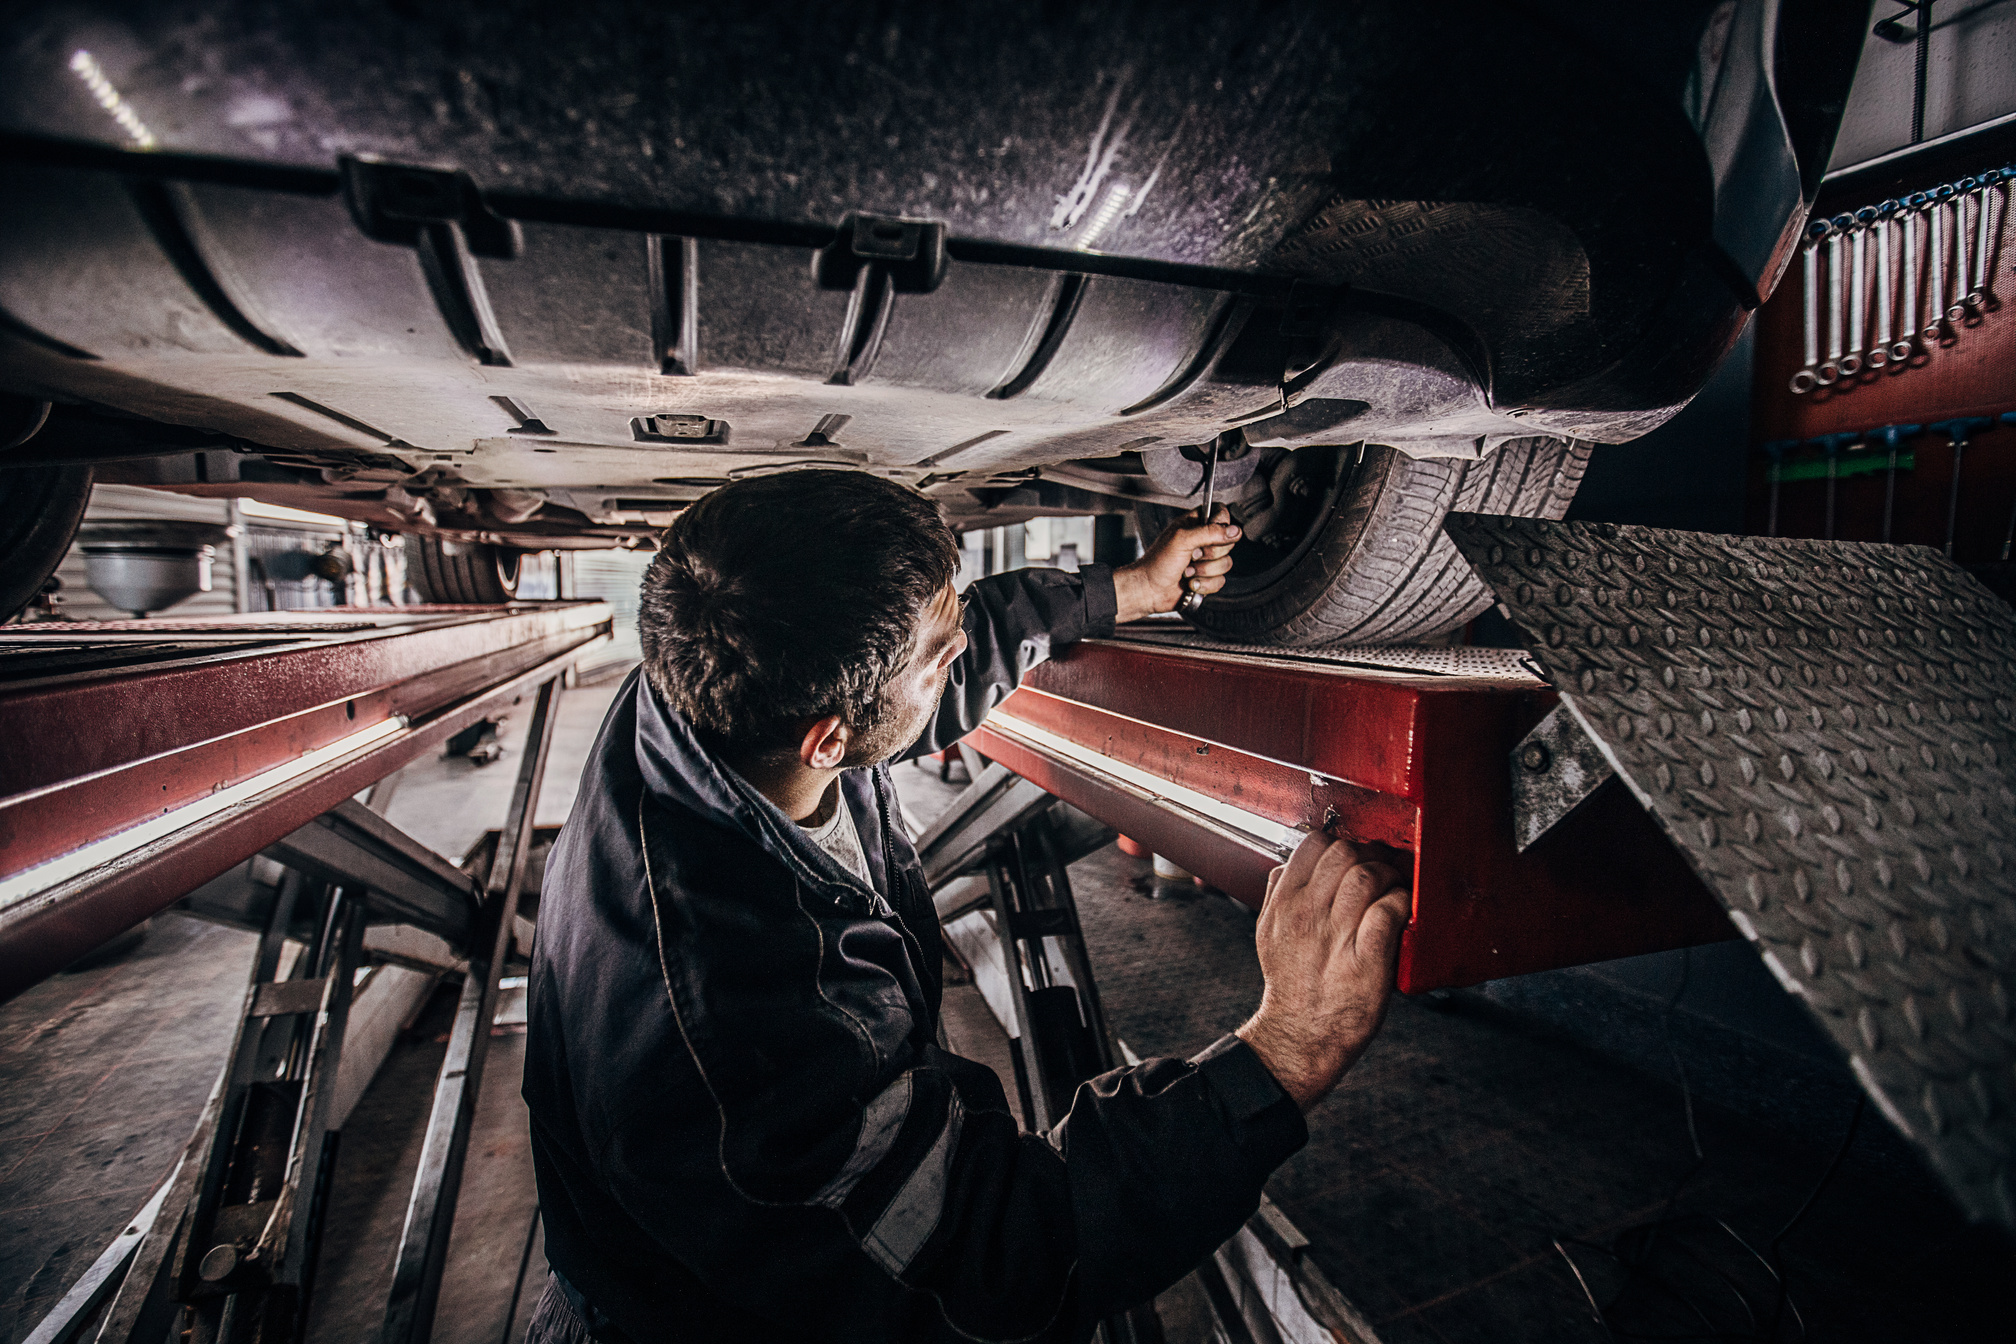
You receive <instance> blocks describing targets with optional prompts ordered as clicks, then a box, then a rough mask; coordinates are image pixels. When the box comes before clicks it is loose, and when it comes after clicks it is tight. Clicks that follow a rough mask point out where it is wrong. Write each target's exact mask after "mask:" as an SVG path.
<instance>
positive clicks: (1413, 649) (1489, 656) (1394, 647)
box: [1113, 621, 1539, 682]
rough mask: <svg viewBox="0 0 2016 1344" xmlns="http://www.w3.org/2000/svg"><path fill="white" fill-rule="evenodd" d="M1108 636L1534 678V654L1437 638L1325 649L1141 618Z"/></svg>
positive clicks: (1260, 654) (1393, 668)
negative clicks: (1220, 636)
mask: <svg viewBox="0 0 2016 1344" xmlns="http://www.w3.org/2000/svg"><path fill="white" fill-rule="evenodd" d="M1113 638H1114V639H1116V640H1120V641H1121V642H1123V643H1132V644H1153V645H1156V646H1157V647H1160V648H1170V649H1190V650H1196V651H1198V652H1203V653H1237V654H1244V655H1247V656H1250V657H1254V658H1274V659H1278V660H1285V661H1288V662H1296V663H1325V664H1329V665H1331V666H1335V667H1361V668H1369V669H1371V670H1373V671H1378V672H1415V673H1423V672H1425V673H1428V674H1429V675H1432V676H1438V677H1512V678H1515V679H1517V680H1522V681H1534V682H1537V681H1538V680H1539V678H1538V677H1535V676H1534V675H1533V660H1532V659H1531V658H1529V657H1528V656H1527V655H1526V654H1525V653H1523V652H1521V651H1520V650H1518V649H1473V648H1466V647H1464V646H1461V645H1453V646H1452V645H1441V644H1345V645H1339V646H1337V647H1335V648H1328V649H1283V648H1276V647H1275V646H1273V645H1271V644H1228V643H1223V642H1221V641H1219V640H1215V639H1210V638H1207V637H1206V636H1204V635H1200V634H1197V633H1196V632H1194V631H1192V630H1190V629H1188V628H1187V627H1184V626H1177V625H1173V624H1172V625H1161V626H1159V627H1158V626H1157V625H1153V624H1150V623H1149V622H1146V621H1143V622H1138V623H1136V624H1133V625H1128V626H1124V627H1122V628H1121V629H1120V630H1118V631H1116V632H1115V633H1114V635H1113Z"/></svg>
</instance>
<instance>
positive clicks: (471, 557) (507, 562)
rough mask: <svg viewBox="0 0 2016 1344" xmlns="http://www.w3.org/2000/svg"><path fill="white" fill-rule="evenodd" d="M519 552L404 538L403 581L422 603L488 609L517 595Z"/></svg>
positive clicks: (476, 544) (471, 543)
mask: <svg viewBox="0 0 2016 1344" xmlns="http://www.w3.org/2000/svg"><path fill="white" fill-rule="evenodd" d="M524 554H525V553H524V552H523V551H518V550H514V549H512V548H511V547H509V546H492V545H489V544H487V543H484V542H475V541H448V540H444V539H443V538H441V537H416V536H412V535H410V534H409V535H408V536H407V538H406V582H407V583H409V584H411V585H412V587H413V591H415V592H417V593H418V594H420V600H421V601H422V602H429V603H442V604H446V605H450V606H464V605H470V604H476V605H482V606H491V605H495V604H496V603H499V602H509V601H512V600H513V599H514V598H516V597H517V595H518V572H519V569H518V566H519V561H520V560H521V559H523V557H524Z"/></svg>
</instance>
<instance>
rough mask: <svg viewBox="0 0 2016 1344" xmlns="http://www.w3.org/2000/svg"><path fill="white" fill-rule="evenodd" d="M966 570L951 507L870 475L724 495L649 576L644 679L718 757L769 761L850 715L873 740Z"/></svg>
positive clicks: (828, 476)
mask: <svg viewBox="0 0 2016 1344" xmlns="http://www.w3.org/2000/svg"><path fill="white" fill-rule="evenodd" d="M958 569H959V543H958V541H957V539H956V538H955V537H954V536H953V535H952V530H951V528H949V527H947V526H946V525H945V520H944V519H943V518H942V517H940V516H939V513H938V506H937V505H936V504H934V503H932V502H931V501H930V500H928V499H926V498H925V497H924V496H923V495H920V494H918V493H917V492H916V491H914V490H912V489H910V488H909V487H907V486H903V485H898V484H896V483H895V482H893V481H886V480H883V479H881V478H880V477H876V476H870V475H868V474H867V473H866V472H858V471H789V472H780V473H778V474H777V475H774V476H759V477H756V478H754V479H752V480H746V481H737V482H735V483H734V484H732V485H727V486H723V487H722V488H721V489H719V490H716V491H715V492H714V493H713V494H711V495H708V496H706V497H705V498H704V499H702V500H700V502H699V503H697V504H695V505H693V506H692V507H691V508H689V509H687V510H686V511H685V512H684V513H682V514H680V515H679V517H678V518H677V519H676V520H675V521H674V522H673V524H672V526H671V527H669V528H667V529H666V531H665V536H664V540H663V542H662V544H661V548H660V550H659V552H658V556H657V558H656V559H655V560H653V561H652V562H651V568H650V569H649V570H648V571H647V572H646V573H645V575H644V590H643V595H642V605H641V609H640V612H639V615H638V631H639V634H640V636H641V638H642V643H643V646H644V672H645V675H646V676H648V677H649V678H650V679H651V684H652V685H653V686H654V687H656V688H657V691H658V693H659V694H660V695H661V696H663V697H664V698H665V701H666V703H667V704H669V705H671V706H672V707H673V708H674V709H676V710H678V711H679V713H680V714H682V715H684V716H685V718H686V720H687V721H688V722H689V723H691V724H692V725H693V727H694V728H695V729H696V730H698V732H699V734H700V736H701V740H702V741H703V742H705V743H706V744H707V745H708V746H709V747H710V748H713V749H721V748H724V747H725V748H728V749H730V750H733V751H736V752H743V753H750V754H753V755H759V756H761V755H770V754H774V753H777V752H782V751H787V750H793V749H795V748H796V747H797V745H798V741H799V738H800V736H801V734H802V733H803V732H804V729H805V725H807V724H808V723H810V722H812V721H813V720H815V719H820V718H824V717H825V716H827V715H829V714H837V715H839V716H840V718H841V720H842V721H843V722H844V723H846V724H847V725H848V727H849V728H850V729H852V730H853V731H854V732H855V733H857V734H860V733H865V732H870V731H872V730H873V728H874V726H875V724H876V722H877V719H878V716H879V715H880V713H881V711H882V707H883V700H884V698H885V691H886V689H887V687H888V685H889V682H890V679H891V678H892V677H894V676H895V675H896V673H898V672H899V671H901V670H902V669H903V667H904V666H905V665H906V664H907V663H908V662H909V659H910V657H911V653H912V651H913V649H914V648H915V646H916V643H917V632H918V628H919V626H920V624H921V623H922V618H923V615H924V612H925V611H926V610H927V609H928V608H929V606H930V604H931V603H932V602H933V601H934V600H935V599H936V598H937V597H938V594H939V593H940V592H942V591H943V590H944V588H945V585H946V584H948V583H950V582H951V581H952V577H953V575H954V574H956V573H957V572H958Z"/></svg>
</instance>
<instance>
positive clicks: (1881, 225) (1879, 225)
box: [1867, 201, 1897, 369]
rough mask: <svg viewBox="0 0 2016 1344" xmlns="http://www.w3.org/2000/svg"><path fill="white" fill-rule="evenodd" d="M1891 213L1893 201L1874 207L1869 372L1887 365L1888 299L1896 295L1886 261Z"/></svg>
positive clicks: (1894, 272)
mask: <svg viewBox="0 0 2016 1344" xmlns="http://www.w3.org/2000/svg"><path fill="white" fill-rule="evenodd" d="M1895 213H1897V202H1895V201H1885V202H1883V204H1881V205H1879V206H1877V207H1876V228H1875V233H1874V236H1873V238H1872V240H1871V241H1872V243H1873V245H1874V246H1875V248H1876V335H1875V336H1874V337H1873V338H1871V340H1870V342H1869V353H1868V356H1867V358H1868V361H1869V367H1870V368H1872V369H1880V368H1882V367H1883V366H1884V365H1885V364H1888V363H1889V362H1890V334H1891V317H1890V313H1891V300H1892V299H1894V298H1895V297H1896V293H1897V268H1896V267H1895V266H1894V265H1892V264H1891V259H1890V234H1891V232H1892V228H1891V224H1892V221H1891V218H1890V217H1891V216H1892V215H1894V214H1895Z"/></svg>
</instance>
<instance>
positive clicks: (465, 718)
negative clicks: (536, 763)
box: [0, 602, 610, 999]
mask: <svg viewBox="0 0 2016 1344" xmlns="http://www.w3.org/2000/svg"><path fill="white" fill-rule="evenodd" d="M344 614H345V615H351V614H357V615H363V616H368V617H370V618H371V622H370V625H371V628H370V629H368V630H364V631H356V630H351V631H341V632H332V631H328V630H326V629H325V630H321V631H314V630H310V631H303V632H297V633H301V634H302V635H303V638H302V639H300V640H299V641H298V642H290V643H288V644H286V645H284V646H282V647H281V648H279V649H277V650H276V649H273V648H271V647H269V648H266V649H261V650H256V651H253V652H251V653H250V654H249V655H248V654H221V655H206V654H201V653H198V654H196V655H193V656H189V657H177V658H173V659H170V660H168V661H165V662H159V663H154V664H142V665H139V666H127V667H120V668H116V669H112V670H110V671H107V672H103V673H90V672H84V673H74V674H69V675H66V676H62V677H50V678H41V679H38V680H36V681H34V682H31V683H16V684H15V685H13V686H0V780H4V781H6V783H7V784H8V785H12V784H13V783H15V782H16V781H20V780H24V779H34V780H47V781H50V782H46V783H41V784H40V785H39V786H35V787H30V788H29V789H27V790H25V791H23V792H18V793H15V794H14V795H13V796H11V797H7V798H5V799H0V874H6V873H15V872H19V871H21V870H22V869H24V868H27V867H29V866H32V865H33V864H35V863H38V862H41V861H43V860H44V859H46V858H49V857H52V856H54V855H56V854H61V853H67V852H69V851H71V850H73V849H76V848H78V847H79V846H81V845H83V844H86V843H90V842H91V841H94V840H97V839H99V838H101V837H103V836H107V835H111V834H115V833H117V832H119V831H122V830H125V829H127V828H128V827H131V826H133V825H136V824H138V823H140V822H142V821H144V820H147V819H148V818H149V817H152V816H157V815H160V814H161V813H162V812H164V811H167V810H169V809H170V808H172V807H174V806H179V805H182V804H184V803H187V802H190V801H194V800H196V799H198V798H201V797H204V796H207V795H208V794H210V793H212V792H214V791H215V790H217V789H221V788H224V787H228V786H229V785H231V784H233V783H237V782H239V781H242V780H245V779H249V778H252V777H254V776H256V775H258V774H260V773H262V772H263V771H266V770H269V769H272V768H274V767H275V766H278V765H282V764H285V763H286V762H289V761H292V760H295V759H297V758H298V757H299V756H300V755H302V754H303V753H304V752H306V751H309V750H313V749H315V748H317V747H320V746H325V745H328V744H329V743H332V742H336V741H340V740H341V739H343V738H344V737H347V736H349V735H350V734H352V733H355V732H356V731H357V730H358V729H359V728H362V727H369V726H370V725H371V724H373V723H376V722H383V721H384V720H385V719H387V718H388V717H390V716H391V715H394V714H402V715H405V716H406V717H407V719H408V721H409V722H408V727H407V730H406V731H405V732H403V733H400V734H398V735H397V736H395V737H393V738H391V739H390V740H387V741H384V742H381V743H379V744H378V745H376V746H374V747H372V748H369V749H367V750H364V751H362V752H359V753H353V754H351V755H349V756H345V757H343V758H340V759H338V760H337V761H334V762H331V763H330V764H329V765H328V766H327V767H325V768H323V769H321V770H319V771H316V772H314V773H311V774H309V775H306V776H303V777H301V778H298V779H295V780H292V781H289V782H287V783H286V784H285V785H283V786H281V787H279V788H277V789H275V790H273V791H272V792H271V793H270V794H268V795H265V796H262V797H261V798H258V799H255V800H251V801H248V802H246V803H243V804H240V805H239V806H237V807H234V808H231V809H229V810H226V811H224V812H222V813H219V814H217V815H216V816H213V817H211V818H208V819H206V820H204V821H202V822H198V823H196V824H194V825H192V826H190V827H187V828H185V829H183V830H181V831H178V832H176V833H175V834H174V835H172V836H170V837H167V838H165V839H163V840H161V841H158V842H156V843H155V844H152V845H149V846H145V847H143V848H141V849H139V850H137V851H135V852H134V853H132V854H129V855H126V856H123V857H122V858H120V859H119V860H117V861H116V862H115V863H112V864H109V865H107V866H106V867H104V868H101V869H98V870H94V871H92V872H90V873H87V874H84V875H83V876H81V877H79V878H76V879H72V880H71V881H69V882H65V883H62V884H60V885H58V886H55V887H52V888H50V889H48V890H46V891H42V892H38V893H36V894H35V895H33V896H31V897H29V898H27V899H25V900H22V901H19V902H17V903H16V904H15V905H13V906H11V907H9V908H7V909H4V910H0V999H4V998H7V997H11V996H12V995H13V994H16V993H18V992H19V991H20V990H21V989H23V988H25V987H27V986H28V985H30V984H33V983H35V981H36V980H39V979H40V978H42V977H43V976H44V975H47V974H49V973H51V972H53V971H55V970H57V969H60V968H61V967H62V966H64V965H67V964H68V963H69V962H70V961H72V960H74V959H75V958H76V957H78V956H80V955H82V954H83V953H84V952H87V951H89V950H90V949H91V948H93V947H95V946H97V945H98V944H100V943H102V942H103V941H104V940H105V939H107V938H109V937H111V936H113V935H115V934H116V933H118V932H119V931H120V930H122V929H125V928H128V927H130V926H131V925H133V924H135V923H137V922H138V921H139V920H141V919H144V918H146V917H147V916H148V915H151V914H154V913H156V912H157V911H159V910H161V909H163V908H165V907H166V906H167V905H169V904H171V903H172V902H174V901H175V900H178V899H180V897H181V895H182V894H183V893H184V892H187V891H189V890H191V889H193V888H194V887H196V886H199V885H201V884H202V883H204V882H206V881H209V880H210V879H211V878H213V877H216V876H217V875H218V874H220V873H223V872H225V871H226V870H228V869H230V868H231V867H232V866H234V865H235V864H238V863H241V862H243V861H244V860H245V859H247V858H249V857H251V856H252V855H253V854H256V853H258V852H259V851H260V850H261V849H263V848H265V847H266V846H267V845H269V844H272V843H273V842H274V841H275V840H278V839H279V838H280V837H281V836H284V835H286V834H288V833H289V832H290V831H293V830H295V829H297V828H298V827H300V826H302V825H305V824H307V823H308V822H309V821H310V820H312V819H313V818H315V817H316V816H319V815H320V814H321V813H322V812H324V811H327V810H328V809H329V808H330V807H333V806H334V805H335V804H337V803H338V802H341V801H342V800H343V799H344V798H347V797H349V796H351V795H353V794H355V793H356V792H358V791H359V790H360V789H362V788H364V787H366V786H368V785H369V784H371V783H373V782H375V781H376V780H379V779H382V778H383V777H385V776H386V775H388V774H390V773H392V771H394V770H397V769H398V768H399V767H400V766H402V765H404V764H405V763H406V762H407V761H409V760H412V759H414V758H415V757H417V756H419V755H421V754H423V753H425V752H428V751H431V750H434V749H437V748H438V747H439V746H440V744H441V743H442V742H443V741H445V740H446V739H447V738H449V737H451V736H453V735H454V734H455V733H457V732H459V731H461V730H462V729H463V728H465V727H467V726H468V725H470V724H471V723H474V722H476V721H478V720H479V719H481V718H484V717H487V716H490V715H493V714H496V713H498V712H501V711H502V710H503V709H504V708H506V707H508V706H509V704H511V703H512V701H513V700H514V698H515V697H518V696H521V695H522V694H524V693H525V691H526V690H527V688H528V687H530V686H532V685H534V684H536V683H537V682H539V681H541V680H544V679H545V678H547V677H551V676H554V675H557V674H558V673H559V672H561V671H562V670H564V669H565V668H566V666H567V665H568V664H570V663H571V662H572V661H573V660H574V659H575V658H576V657H577V656H579V654H580V653H581V652H582V651H583V650H584V649H586V648H587V647H588V646H589V645H590V644H592V643H594V642H596V641H597V640H599V639H600V638H602V637H603V636H604V635H606V634H607V632H608V630H609V625H610V613H609V608H608V607H607V605H606V604H604V603H600V602H567V603H544V604H531V603H521V604H514V605H512V606H510V607H506V608H454V609H448V610H443V609H439V608H435V609H428V608H406V609H404V610H403V611H400V612H396V613H384V612H376V611H373V612H366V613H344ZM328 615H329V613H326V612H323V613H318V616H320V617H323V618H325V619H326V617H327V616H328ZM266 619H268V620H270V618H266ZM202 624H203V625H204V626H206V627H214V626H220V625H226V624H228V622H221V621H220V622H204V623H202ZM149 625H150V626H154V627H156V628H157V629H158V630H159V632H160V633H161V634H163V635H164V636H177V634H178V632H177V631H176V629H175V628H174V623H172V622H159V623H155V622H150V623H149ZM49 633H52V632H37V633H36V634H34V635H27V634H22V633H21V632H20V631H18V630H17V631H8V632H6V634H5V635H4V636H0V645H5V646H13V647H19V641H20V640H22V639H35V638H42V637H46V636H47V635H48V634H49ZM62 633H63V635H64V637H65V638H66V639H67V640H70V641H78V640H80V638H88V636H80V633H79V631H78V630H77V629H76V628H75V627H73V628H71V629H70V630H68V631H65V632H62ZM183 633H187V632H183ZM402 641H413V642H412V643H406V644H404V645H403V647H402ZM269 659H273V660H278V661H277V663H269V662H267V661H266V660H269ZM318 659H319V662H318ZM275 668H277V670H275V671H273V672H272V675H268V671H269V669H275ZM205 678H208V682H207V684H208V686H209V688H210V693H209V695H208V696H207V697H206V696H205V695H204V694H203V687H204V685H205V684H206V683H205ZM154 690H159V691H160V692H161V694H158V695H156V694H153V693H151V692H152V691H154ZM290 692H291V694H292V695H293V696H295V697H297V698H294V699H292V700H291V702H290V699H289V693H290ZM311 697H321V698H322V699H321V702H320V703H317V702H316V700H315V699H313V698H311ZM331 697H333V698H331ZM257 714H266V715H268V717H266V718H264V719H260V718H256V717H255V715H257ZM29 715H35V716H37V717H38V719H39V718H40V716H53V717H54V719H55V720H56V722H55V723H51V722H46V721H36V722H28V721H25V720H26V716H29ZM92 715H104V716H106V717H105V718H103V719H93V718H92V717H91V716H92ZM178 715H179V716H180V718H179V719H178V718H177V716H178ZM141 716H144V717H146V718H148V719H150V720H156V721H157V722H150V723H147V724H145V725H141V726H139V727H128V726H127V725H126V720H128V719H131V718H134V717H141ZM64 725H67V730H68V731H67V733H66V732H58V731H56V729H57V727H59V726H64ZM94 725H98V726H102V729H103V731H94ZM164 741H166V742H170V743H178V744H179V745H177V746H170V747H169V748H168V749H166V750H163V751H158V752H156V753H154V754H149V755H141V756H139V758H138V759H133V758H132V757H128V758H127V759H125V760H120V759H119V753H120V752H121V751H122V750H123V751H127V752H136V753H137V752H139V751H141V750H144V748H145V747H148V746H158V745H159V744H160V743H162V742H164ZM24 742H27V743H32V744H33V749H34V750H35V751H36V752H37V756H36V758H35V759H33V760H25V761H24V760H21V759H20V758H19V757H18V756H17V755H16V754H15V753H16V752H17V751H18V749H19V744H21V743H24ZM80 767H81V768H80ZM91 767H96V768H95V769H93V768H91ZM66 769H68V770H72V771H75V772H76V773H74V774H71V775H69V776H67V777H66V776H65V775H64V773H63V772H64V771H65V770H66ZM52 777H53V779H52Z"/></svg>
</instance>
